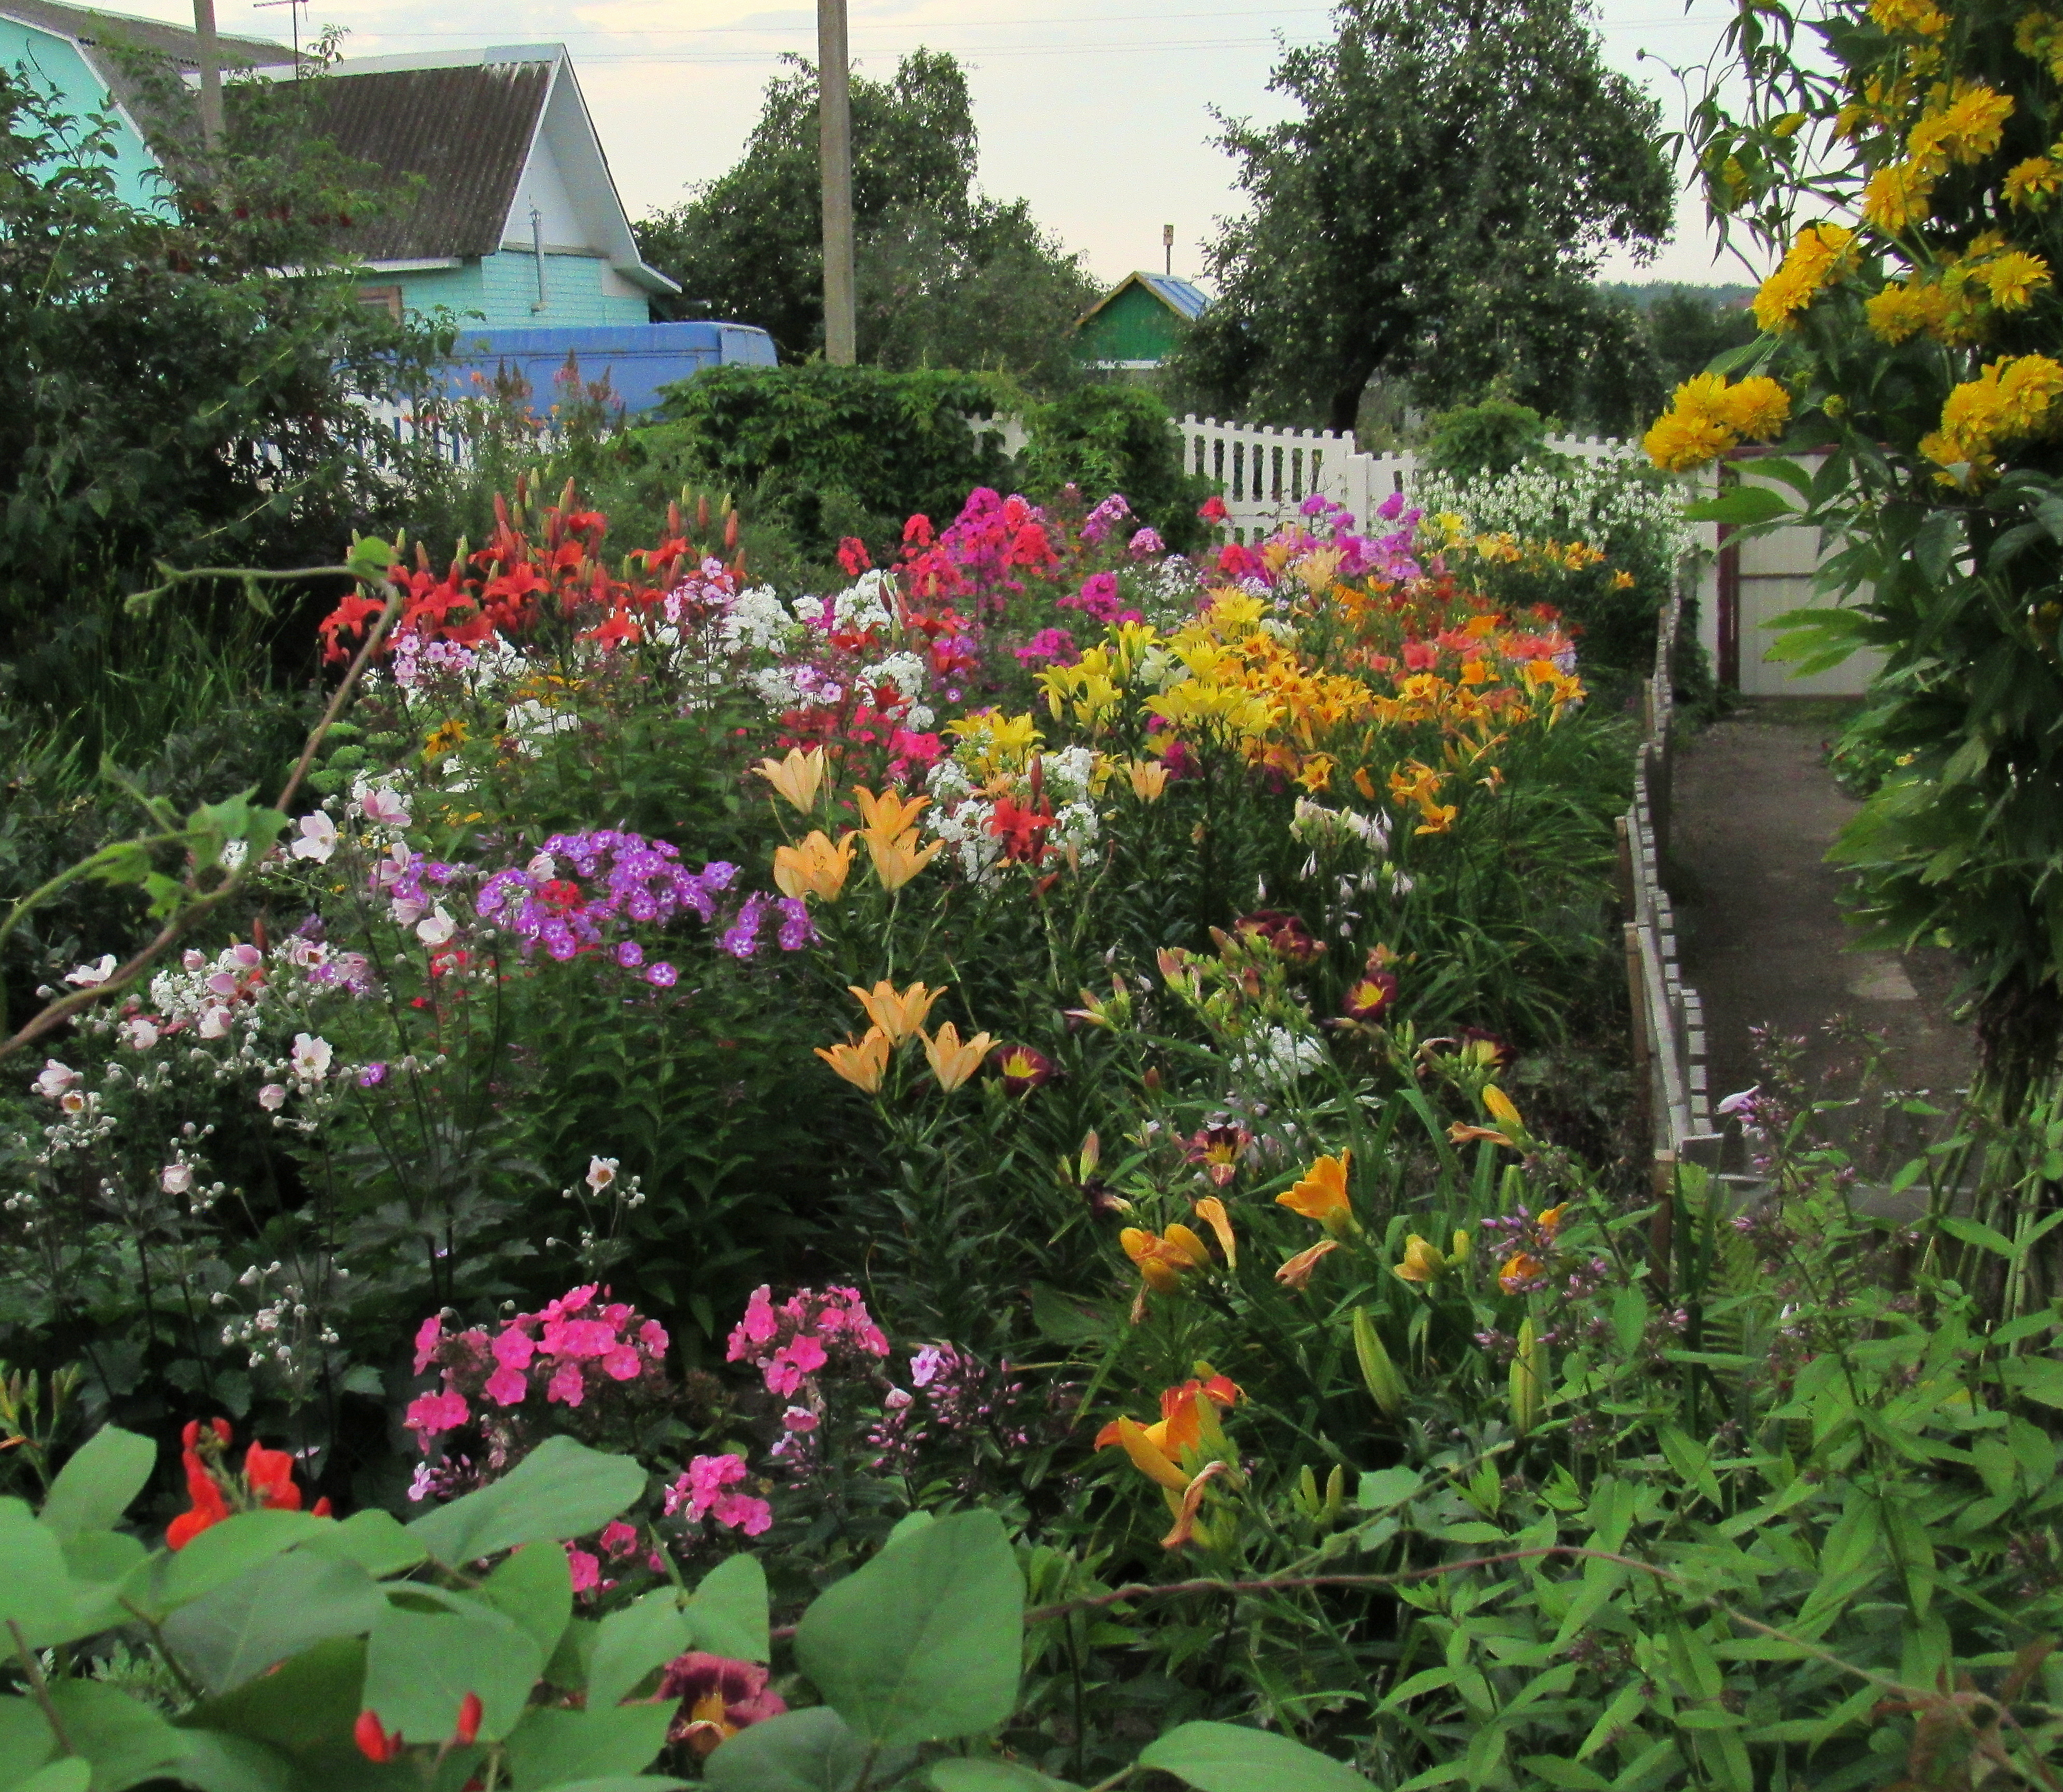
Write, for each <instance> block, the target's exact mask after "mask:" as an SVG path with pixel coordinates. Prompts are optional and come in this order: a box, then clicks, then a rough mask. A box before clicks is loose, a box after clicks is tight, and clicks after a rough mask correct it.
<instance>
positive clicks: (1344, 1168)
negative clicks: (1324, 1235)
mask: <svg viewBox="0 0 2063 1792" xmlns="http://www.w3.org/2000/svg"><path fill="white" fill-rule="evenodd" d="M1352 1169H1353V1153H1352V1152H1351V1151H1342V1152H1341V1153H1340V1154H1339V1155H1338V1156H1337V1157H1336V1158H1319V1159H1318V1160H1317V1162H1315V1163H1313V1165H1312V1166H1311V1167H1310V1168H1309V1170H1305V1172H1304V1174H1303V1178H1302V1179H1301V1181H1299V1182H1297V1185H1296V1186H1295V1187H1293V1188H1292V1189H1289V1190H1287V1191H1285V1193H1283V1194H1278V1195H1277V1196H1276V1198H1275V1204H1276V1205H1277V1206H1278V1207H1287V1208H1289V1210H1290V1211H1291V1212H1293V1213H1298V1214H1302V1215H1303V1216H1304V1217H1305V1218H1306V1219H1315V1220H1316V1221H1317V1222H1318V1223H1319V1224H1320V1225H1321V1226H1324V1227H1325V1230H1327V1231H1328V1232H1329V1233H1331V1234H1332V1235H1333V1237H1334V1238H1345V1237H1347V1236H1348V1235H1349V1234H1351V1233H1353V1231H1354V1230H1356V1229H1357V1228H1356V1226H1355V1222H1354V1217H1353V1202H1350V1201H1349V1199H1348V1198H1347V1176H1348V1173H1349V1171H1350V1170H1352Z"/></svg>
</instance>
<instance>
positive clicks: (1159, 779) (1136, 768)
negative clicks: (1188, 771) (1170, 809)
mask: <svg viewBox="0 0 2063 1792" xmlns="http://www.w3.org/2000/svg"><path fill="white" fill-rule="evenodd" d="M1124 775H1125V776H1126V777H1128V779H1131V780H1132V795H1134V796H1136V797H1137V798H1138V799H1139V800H1140V802H1142V803H1157V802H1159V801H1160V798H1161V796H1162V795H1163V794H1164V792H1165V791H1166V790H1167V788H1168V767H1166V766H1165V765H1164V764H1163V763H1161V762H1160V760H1158V759H1132V760H1128V762H1127V763H1126V765H1125V767H1124Z"/></svg>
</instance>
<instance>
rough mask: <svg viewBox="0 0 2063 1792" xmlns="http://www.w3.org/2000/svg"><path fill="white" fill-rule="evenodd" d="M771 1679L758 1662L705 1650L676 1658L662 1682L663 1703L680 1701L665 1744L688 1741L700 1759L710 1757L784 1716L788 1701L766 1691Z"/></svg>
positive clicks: (661, 1695) (660, 1694) (667, 1665)
mask: <svg viewBox="0 0 2063 1792" xmlns="http://www.w3.org/2000/svg"><path fill="white" fill-rule="evenodd" d="M770 1677H771V1676H770V1675H769V1674H768V1673H767V1671H766V1669H764V1668H762V1667H761V1666H759V1665H758V1663H756V1662H753V1661H732V1660H731V1659H730V1657H728V1656H723V1655H710V1654H706V1653H704V1652H703V1651H702V1650H701V1649H695V1650H693V1651H691V1652H690V1653H688V1654H686V1655H678V1656H676V1657H674V1659H673V1660H672V1661H669V1662H668V1663H667V1664H666V1677H665V1678H664V1679H663V1680H662V1681H660V1682H659V1697H661V1698H662V1699H678V1701H680V1709H679V1711H678V1713H675V1715H674V1722H673V1727H672V1728H671V1729H670V1730H668V1731H667V1733H666V1740H667V1741H668V1742H686V1744H687V1745H688V1746H689V1747H690V1748H691V1749H693V1750H694V1751H695V1753H696V1754H709V1753H710V1751H711V1750H713V1749H714V1748H716V1747H717V1746H718V1744H720V1743H723V1742H729V1741H730V1738H732V1737H734V1736H735V1735H736V1734H738V1732H739V1731H740V1730H746V1729H749V1728H750V1726H753V1725H754V1724H760V1723H764V1722H766V1720H767V1719H768V1718H778V1717H780V1716H781V1715H782V1713H784V1712H786V1710H787V1709H788V1705H787V1701H786V1700H785V1699H783V1698H782V1697H781V1695H780V1694H779V1693H770V1692H769V1691H768V1690H767V1689H766V1682H767V1681H768V1680H769V1679H770Z"/></svg>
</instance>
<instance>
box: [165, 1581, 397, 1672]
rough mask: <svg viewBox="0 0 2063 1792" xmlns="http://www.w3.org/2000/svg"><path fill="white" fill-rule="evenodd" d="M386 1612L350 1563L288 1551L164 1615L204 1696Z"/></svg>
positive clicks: (367, 1625) (359, 1630) (170, 1638)
mask: <svg viewBox="0 0 2063 1792" xmlns="http://www.w3.org/2000/svg"><path fill="white" fill-rule="evenodd" d="M385 1609H387V1601H386V1600H385V1599H384V1597H381V1594H380V1588H379V1585H378V1584H377V1583H376V1581H374V1580H373V1579H372V1577H371V1576H370V1575H369V1574H368V1573H366V1572H365V1570H364V1569H362V1568H360V1566H359V1565H358V1564H356V1562H345V1561H339V1560H336V1559H335V1558H334V1557H332V1556H315V1555H308V1554H306V1553H304V1552H302V1551H300V1550H298V1549H296V1550H292V1551H290V1552H288V1553H286V1554H284V1555H279V1556H272V1557H271V1558H270V1559H269V1560H265V1561H262V1562H260V1563H259V1564H257V1566H256V1567H255V1568H253V1569H251V1571H250V1572H249V1573H247V1574H243V1575H239V1577H237V1578H236V1579H235V1580H234V1581H227V1582H225V1583H224V1584H223V1585H221V1586H219V1587H217V1588H216V1589H215V1590H214V1591H213V1592H212V1593H207V1594H205V1595H203V1597H201V1598H199V1599H196V1600H195V1601H192V1602H191V1604H190V1605H183V1606H181V1607H180V1608H179V1610H177V1611H176V1612H175V1613H172V1615H171V1617H168V1618H167V1619H166V1620H165V1624H164V1635H165V1640H166V1641H167V1642H168V1643H169V1644H171V1648H172V1653H174V1654H175V1655H176V1656H178V1657H179V1661H181V1663H182V1664H183V1665H185V1666H186V1667H187V1669H189V1670H190V1671H191V1673H193V1675H194V1677H195V1678H196V1679H198V1680H199V1681H200V1683H201V1685H203V1687H204V1688H206V1689H207V1691H209V1692H210V1693H226V1692H228V1691H230V1690H231V1689H232V1688H234V1687H237V1686H240V1685H243V1682H244V1681H247V1680H248V1679H250V1678H251V1676H252V1675H254V1674H260V1673H264V1672H265V1670H266V1669H267V1668H271V1667H275V1666H277V1665H279V1663H280V1662H282V1661H285V1660H286V1659H287V1657H288V1656H290V1655H298V1654H300V1652H301V1651H302V1650H303V1649H306V1648H308V1647H309V1645H312V1644H314V1643H319V1642H323V1641H327V1640H328V1638H330V1637H353V1636H362V1635H363V1634H364V1633H365V1632H367V1631H368V1630H370V1629H372V1626H373V1625H375V1624H376V1623H377V1622H378V1621H379V1618H380V1613H383V1612H384V1611H385Z"/></svg>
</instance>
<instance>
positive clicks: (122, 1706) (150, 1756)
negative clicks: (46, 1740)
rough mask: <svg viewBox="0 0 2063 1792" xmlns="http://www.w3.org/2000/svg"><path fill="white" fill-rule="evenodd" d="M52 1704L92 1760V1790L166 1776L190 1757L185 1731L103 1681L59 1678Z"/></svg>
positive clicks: (120, 1788)
mask: <svg viewBox="0 0 2063 1792" xmlns="http://www.w3.org/2000/svg"><path fill="white" fill-rule="evenodd" d="M50 1706H51V1709H53V1710H54V1711H55V1712H56V1713H57V1714H58V1720H59V1721H60V1722H62V1724H63V1725H64V1727H65V1734H66V1735H68V1736H69V1737H70V1738H71V1742H72V1746H73V1748H74V1750H77V1751H78V1753H79V1754H82V1755H84V1756H85V1757H86V1759H87V1760H88V1761H90V1762H92V1763H93V1792H125V1789H126V1788H127V1787H129V1786H139V1785H141V1784H142V1783H143V1782H144V1781H145V1780H148V1779H159V1778H163V1776H164V1775H165V1774H167V1773H168V1772H170V1771H171V1770H173V1769H175V1768H176V1767H177V1766H179V1763H180V1762H182V1761H183V1759H184V1758H186V1754H187V1748H188V1746H189V1744H188V1742H187V1735H186V1732H185V1731H183V1730H175V1729H174V1728H173V1727H172V1726H171V1725H170V1724H169V1723H167V1722H166V1721H165V1720H164V1718H162V1717H160V1716H159V1714H158V1713H156V1712H155V1711H154V1710H152V1709H151V1707H150V1706H149V1705H146V1704H144V1703H143V1701H142V1700H140V1699H135V1698H131V1697H130V1696H129V1695H128V1694H127V1693H125V1692H123V1690H122V1689H120V1688H119V1687H118V1686H111V1685H108V1684H107V1681H104V1680H60V1681H55V1682H54V1683H53V1684H52V1685H51V1687H50Z"/></svg>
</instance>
